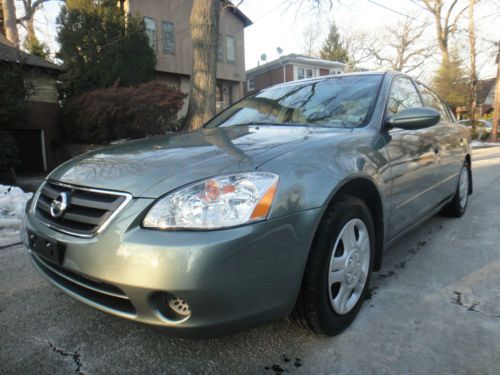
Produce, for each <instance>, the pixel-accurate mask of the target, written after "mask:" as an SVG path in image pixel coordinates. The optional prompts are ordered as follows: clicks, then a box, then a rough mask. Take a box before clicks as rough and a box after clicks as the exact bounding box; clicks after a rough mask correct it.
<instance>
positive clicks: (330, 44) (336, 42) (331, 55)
mask: <svg viewBox="0 0 500 375" xmlns="http://www.w3.org/2000/svg"><path fill="white" fill-rule="evenodd" d="M319 53H320V56H321V58H322V59H325V60H332V61H340V62H343V63H347V62H348V52H347V49H346V48H345V47H344V46H343V43H342V41H341V39H340V35H339V32H338V29H337V25H335V22H333V23H332V24H331V26H330V31H329V32H328V36H327V37H326V39H325V41H324V42H323V46H322V47H321V51H320V52H319Z"/></svg>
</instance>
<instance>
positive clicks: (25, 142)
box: [11, 129, 47, 173]
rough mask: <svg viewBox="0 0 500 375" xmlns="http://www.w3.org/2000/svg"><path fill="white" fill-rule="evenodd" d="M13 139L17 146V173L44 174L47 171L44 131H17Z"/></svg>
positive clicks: (14, 132) (13, 134) (13, 131)
mask: <svg viewBox="0 0 500 375" xmlns="http://www.w3.org/2000/svg"><path fill="white" fill-rule="evenodd" d="M11 133H12V137H13V138H14V140H15V141H16V144H17V159H18V160H19V164H18V165H17V166H16V168H15V169H16V172H17V173H44V172H46V171H47V161H46V160H47V159H46V157H45V141H44V134H43V129H15V130H12V132H11Z"/></svg>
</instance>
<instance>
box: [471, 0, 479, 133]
mask: <svg viewBox="0 0 500 375" xmlns="http://www.w3.org/2000/svg"><path fill="white" fill-rule="evenodd" d="M475 5H476V0H469V56H470V94H471V98H470V103H469V118H470V119H471V120H475V119H476V117H477V116H476V107H477V69H476V32H475V26H474V6H475ZM472 126H473V130H472V131H473V132H474V131H475V130H476V129H475V126H474V123H473V125H472Z"/></svg>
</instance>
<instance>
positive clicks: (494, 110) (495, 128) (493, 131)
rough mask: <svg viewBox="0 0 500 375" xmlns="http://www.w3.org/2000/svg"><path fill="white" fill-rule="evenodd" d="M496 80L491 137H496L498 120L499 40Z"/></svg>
mask: <svg viewBox="0 0 500 375" xmlns="http://www.w3.org/2000/svg"><path fill="white" fill-rule="evenodd" d="M497 47H498V53H497V80H496V84H495V101H494V102H493V126H492V129H491V134H492V138H493V139H496V138H497V134H498V123H499V122H500V41H498V43H497Z"/></svg>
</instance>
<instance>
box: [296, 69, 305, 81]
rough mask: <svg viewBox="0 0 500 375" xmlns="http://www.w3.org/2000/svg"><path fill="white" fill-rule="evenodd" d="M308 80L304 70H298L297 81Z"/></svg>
mask: <svg viewBox="0 0 500 375" xmlns="http://www.w3.org/2000/svg"><path fill="white" fill-rule="evenodd" d="M304 78H306V76H305V74H304V68H298V69H297V79H304Z"/></svg>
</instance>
